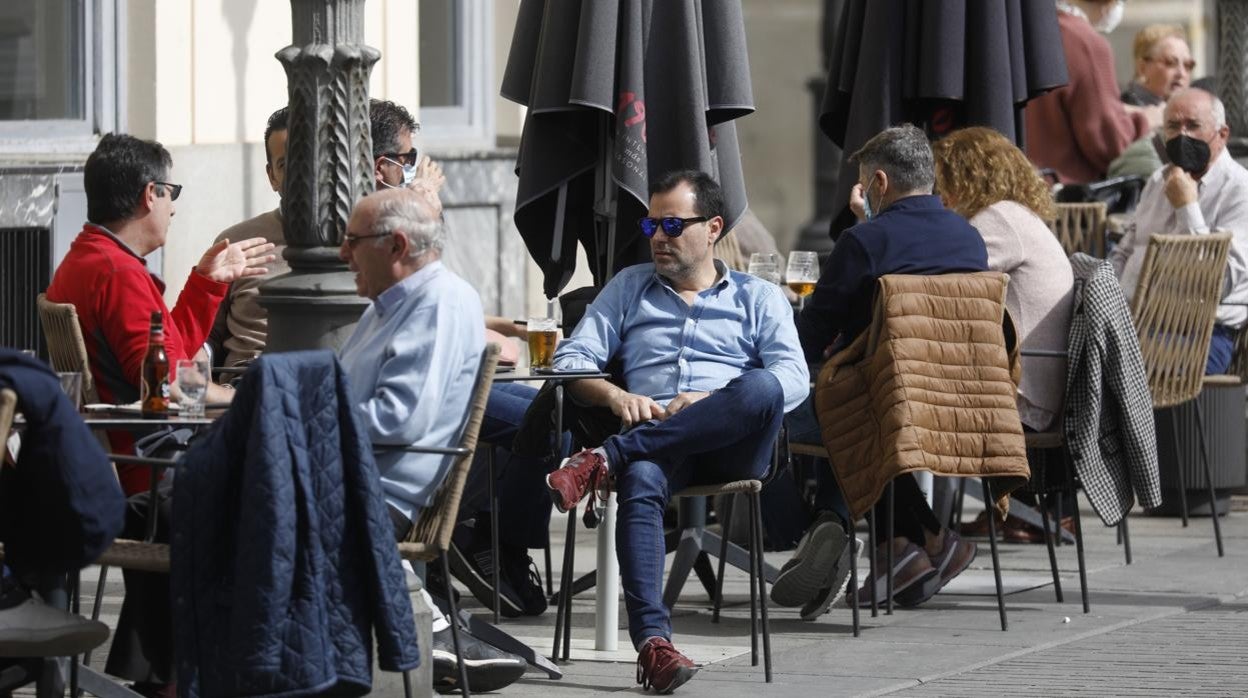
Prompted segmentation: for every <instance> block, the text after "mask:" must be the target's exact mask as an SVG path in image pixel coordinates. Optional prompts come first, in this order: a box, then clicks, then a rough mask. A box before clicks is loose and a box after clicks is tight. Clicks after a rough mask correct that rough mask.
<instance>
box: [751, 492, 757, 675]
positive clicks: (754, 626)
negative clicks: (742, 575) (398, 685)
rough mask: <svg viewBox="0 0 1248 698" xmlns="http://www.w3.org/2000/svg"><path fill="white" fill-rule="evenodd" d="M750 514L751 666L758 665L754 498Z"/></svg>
mask: <svg viewBox="0 0 1248 698" xmlns="http://www.w3.org/2000/svg"><path fill="white" fill-rule="evenodd" d="M749 510H750V511H749V516H750V521H751V523H750V533H749V538H750V666H758V582H759V579H758V576H757V575H755V574H754V570H755V569H757V567H758V566H757V563H755V562H754V554H755V552H757V551H758V548H759V545H758V540H757V539H756V538H755V537H754V536H755V534H756V533H757V531H755V530H754V524H753V521H754V517H755V516H757V514H756V513H755V511H754V500H753V499H750V502H749Z"/></svg>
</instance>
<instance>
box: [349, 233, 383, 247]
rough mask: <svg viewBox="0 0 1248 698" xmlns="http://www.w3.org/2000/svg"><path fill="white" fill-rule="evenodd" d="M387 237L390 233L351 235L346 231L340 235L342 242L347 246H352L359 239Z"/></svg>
mask: <svg viewBox="0 0 1248 698" xmlns="http://www.w3.org/2000/svg"><path fill="white" fill-rule="evenodd" d="M388 237H390V233H373V234H371V235H352V234H351V233H347V234H346V235H343V236H342V239H343V241H344V242H346V243H347V247H351V248H354V247H355V243H357V242H359V241H360V240H367V239H369V238H388Z"/></svg>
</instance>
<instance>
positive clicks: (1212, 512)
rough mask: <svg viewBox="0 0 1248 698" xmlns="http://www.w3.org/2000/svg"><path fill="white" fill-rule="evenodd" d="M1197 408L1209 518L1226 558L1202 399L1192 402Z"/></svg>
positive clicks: (1220, 553)
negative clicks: (1207, 491)
mask: <svg viewBox="0 0 1248 698" xmlns="http://www.w3.org/2000/svg"><path fill="white" fill-rule="evenodd" d="M1192 404H1194V405H1195V406H1196V433H1197V434H1199V438H1200V461H1201V462H1202V463H1204V465H1205V483H1206V484H1207V485H1208V487H1209V516H1210V517H1211V518H1212V519H1213V538H1214V540H1216V541H1217V543H1218V557H1224V555H1225V553H1224V552H1223V550H1222V523H1221V522H1220V521H1219V520H1218V495H1217V492H1215V491H1214V488H1213V468H1212V466H1210V465H1209V450H1208V448H1207V447H1206V445H1205V416H1204V410H1202V409H1201V407H1200V398H1199V397H1197V398H1196V399H1195V400H1193V401H1192Z"/></svg>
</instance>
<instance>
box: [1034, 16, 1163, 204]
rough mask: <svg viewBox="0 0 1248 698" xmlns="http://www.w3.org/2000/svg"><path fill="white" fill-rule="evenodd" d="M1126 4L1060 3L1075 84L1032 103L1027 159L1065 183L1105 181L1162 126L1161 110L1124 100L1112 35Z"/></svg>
mask: <svg viewBox="0 0 1248 698" xmlns="http://www.w3.org/2000/svg"><path fill="white" fill-rule="evenodd" d="M1121 3H1122V0H1071V1H1070V2H1067V1H1066V0H1057V9H1058V13H1057V23H1058V28H1059V29H1060V31H1061V34H1062V45H1063V48H1064V49H1065V53H1066V69H1067V71H1068V72H1069V75H1070V81H1069V82H1068V83H1067V84H1066V85H1064V86H1063V87H1060V88H1058V89H1056V90H1053V91H1052V92H1049V93H1047V94H1044V95H1041V96H1040V97H1037V98H1035V99H1033V100H1031V101H1030V102H1028V104H1027V108H1026V109H1025V110H1024V116H1025V118H1026V145H1027V157H1028V158H1030V159H1031V161H1032V162H1034V163H1035V164H1036V166H1037V167H1040V168H1046V167H1047V168H1052V169H1053V170H1054V171H1055V172H1056V173H1057V177H1058V179H1059V180H1060V181H1061V182H1062V183H1063V184H1071V183H1073V184H1082V183H1087V182H1094V181H1097V180H1099V179H1104V177H1105V173H1106V171H1107V170H1108V169H1109V163H1110V162H1112V161H1113V160H1114V158H1116V157H1118V155H1119V154H1120V153H1122V151H1123V150H1125V149H1126V147H1127V146H1128V145H1130V144H1131V143H1132V142H1134V141H1135V140H1137V139H1139V138H1140V137H1141V136H1143V135H1144V134H1145V133H1147V132H1148V131H1149V129H1150V128H1154V127H1156V126H1158V125H1160V123H1161V110H1160V107H1158V106H1153V107H1134V106H1129V105H1124V104H1123V103H1122V101H1121V100H1120V99H1119V94H1118V81H1117V78H1116V77H1115V75H1114V56H1113V53H1112V51H1111V50H1110V47H1109V42H1108V41H1106V40H1105V37H1103V36H1101V35H1100V34H1099V33H1098V30H1099V31H1103V32H1106V33H1108V32H1109V31H1110V30H1112V29H1113V27H1114V26H1116V24H1117V21H1116V18H1120V17H1121Z"/></svg>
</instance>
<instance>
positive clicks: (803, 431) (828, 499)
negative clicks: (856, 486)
mask: <svg viewBox="0 0 1248 698" xmlns="http://www.w3.org/2000/svg"><path fill="white" fill-rule="evenodd" d="M784 426H785V427H786V428H787V429H788V431H789V443H792V444H809V445H814V446H822V445H823V434H822V433H821V432H820V431H819V418H818V416H816V415H815V394H814V393H813V392H812V393H811V394H810V395H807V396H806V400H805V401H804V402H802V404H801V405H799V406H798V408H797V409H795V410H793V411H792V412H790V413H789V414H788V416H786V417H785V418H784ZM814 475H815V501H814V514H815V516H818V515H819V514H822V513H823V512H825V511H831V512H833V513H835V514H836V515H837V516H839V517H841V525H842V526H843V527H844V528H845V530H846V531H848V530H850V528H851V527H850V525H849V505H847V504H846V503H845V495H843V494H841V486H840V484H838V483H837V481H836V476H835V475H833V473H832V464H831V463H828V464H827V465H826V467H816V468H815V473H814Z"/></svg>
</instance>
